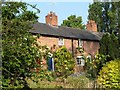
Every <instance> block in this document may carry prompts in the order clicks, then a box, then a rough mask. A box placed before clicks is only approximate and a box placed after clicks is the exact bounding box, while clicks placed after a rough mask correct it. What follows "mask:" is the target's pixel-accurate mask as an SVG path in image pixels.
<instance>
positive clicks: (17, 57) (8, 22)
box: [1, 2, 41, 88]
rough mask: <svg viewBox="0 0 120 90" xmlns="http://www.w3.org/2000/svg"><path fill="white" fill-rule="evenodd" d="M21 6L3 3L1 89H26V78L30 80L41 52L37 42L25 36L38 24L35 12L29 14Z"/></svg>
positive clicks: (23, 5) (23, 4)
mask: <svg viewBox="0 0 120 90" xmlns="http://www.w3.org/2000/svg"><path fill="white" fill-rule="evenodd" d="M27 6H31V7H32V8H34V6H32V5H29V4H26V3H22V2H4V3H2V8H1V9H2V77H3V79H2V82H3V83H2V86H3V87H13V88H16V87H23V86H24V87H26V81H25V78H26V77H31V75H32V71H31V70H32V69H33V68H35V67H36V66H37V63H36V60H40V58H41V52H39V50H38V48H37V47H36V45H37V44H36V39H35V38H33V36H32V35H31V34H30V33H29V32H28V31H29V30H30V29H32V27H31V26H30V25H31V24H33V23H34V22H36V21H37V19H38V16H37V15H36V12H33V11H28V10H27Z"/></svg>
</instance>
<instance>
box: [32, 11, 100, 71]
mask: <svg viewBox="0 0 120 90" xmlns="http://www.w3.org/2000/svg"><path fill="white" fill-rule="evenodd" d="M45 18H46V23H39V22H37V23H35V24H34V25H33V27H34V29H35V30H31V31H30V32H31V33H32V34H33V35H35V34H40V37H39V38H38V39H37V41H38V42H40V44H41V45H46V46H48V47H49V48H50V49H51V50H52V51H55V50H56V49H57V48H59V47H61V46H65V47H66V48H67V49H68V50H69V51H70V52H71V53H72V55H73V57H74V58H77V59H75V60H76V64H77V67H76V72H80V71H81V70H80V66H84V65H83V63H82V62H81V61H82V60H81V56H80V54H79V53H77V52H76V49H77V48H78V47H81V48H82V49H83V50H84V51H85V55H86V56H89V57H91V58H94V56H95V54H97V52H98V50H99V41H100V39H101V37H102V33H100V32H97V25H96V23H95V22H94V21H92V20H90V21H88V23H87V25H86V27H87V30H81V29H79V28H70V27H64V26H58V16H57V15H56V14H55V13H53V12H50V13H49V14H48V15H47V16H46V17H45Z"/></svg>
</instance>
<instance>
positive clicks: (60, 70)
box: [54, 47, 75, 77]
mask: <svg viewBox="0 0 120 90" xmlns="http://www.w3.org/2000/svg"><path fill="white" fill-rule="evenodd" d="M54 63H55V74H56V75H57V76H58V77H60V76H62V77H67V76H68V75H70V74H72V73H73V68H74V66H75V61H74V60H73V58H72V55H71V53H70V52H69V51H68V50H67V49H66V48H65V47H61V48H59V49H58V50H57V51H56V52H55V53H54Z"/></svg>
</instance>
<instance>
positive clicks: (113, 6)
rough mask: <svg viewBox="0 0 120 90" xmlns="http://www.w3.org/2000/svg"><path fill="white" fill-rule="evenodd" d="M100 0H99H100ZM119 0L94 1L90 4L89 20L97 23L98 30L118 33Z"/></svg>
mask: <svg viewBox="0 0 120 90" xmlns="http://www.w3.org/2000/svg"><path fill="white" fill-rule="evenodd" d="M98 1H99V0H98ZM118 8H120V6H119V5H118V2H117V3H116V2H111V1H109V0H107V2H104V0H103V2H100V1H99V2H93V4H91V5H89V10H88V12H89V15H88V19H89V20H94V21H95V22H96V23H97V26H98V31H100V32H109V33H113V32H114V33H118V23H119V21H118V20H119V9H118Z"/></svg>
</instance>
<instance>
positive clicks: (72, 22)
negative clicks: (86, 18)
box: [61, 15, 85, 29]
mask: <svg viewBox="0 0 120 90" xmlns="http://www.w3.org/2000/svg"><path fill="white" fill-rule="evenodd" d="M61 25H62V26H67V27H72V28H80V29H85V25H83V24H82V17H80V16H79V17H76V15H71V16H69V17H68V18H67V20H63V23H62V24H61Z"/></svg>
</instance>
